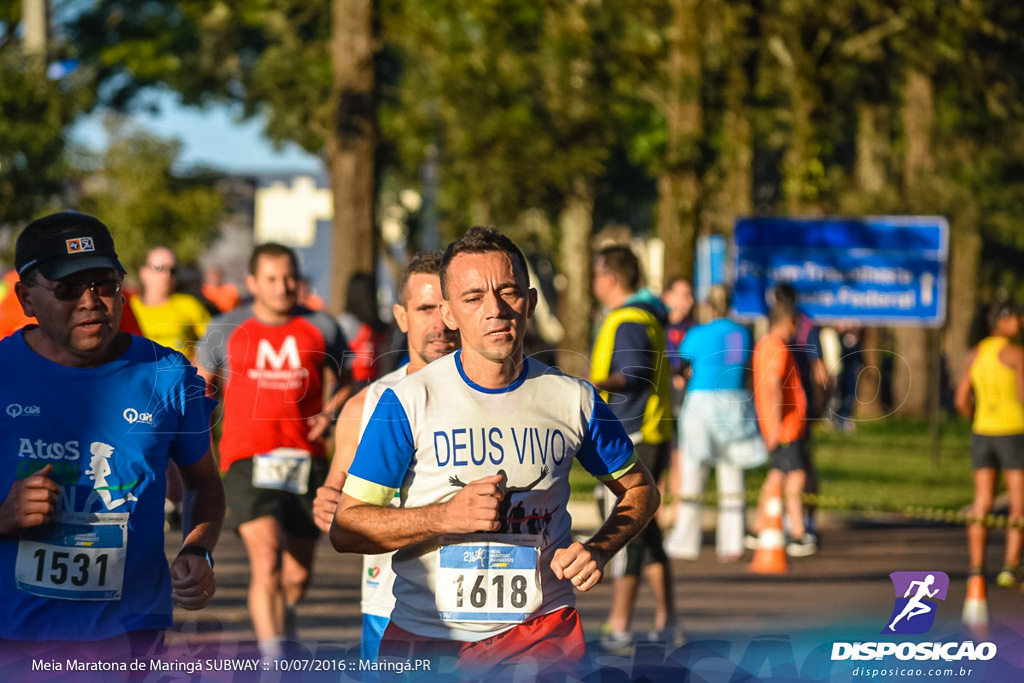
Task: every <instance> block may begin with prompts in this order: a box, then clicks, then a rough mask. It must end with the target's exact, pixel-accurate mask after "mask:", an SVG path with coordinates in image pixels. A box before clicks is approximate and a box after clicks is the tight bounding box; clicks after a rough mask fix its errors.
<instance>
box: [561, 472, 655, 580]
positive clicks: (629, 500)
mask: <svg viewBox="0 0 1024 683" xmlns="http://www.w3.org/2000/svg"><path fill="white" fill-rule="evenodd" d="M604 485H605V486H606V487H607V488H608V490H609V491H611V493H612V495H614V496H615V498H616V502H615V506H614V507H613V508H612V511H611V514H610V515H609V516H608V519H607V520H605V522H604V524H602V525H601V528H600V529H598V530H597V533H595V534H594V535H593V537H591V539H590V540H589V541H587V542H586V543H579V542H575V543H573V544H572V545H570V546H569V547H568V548H560V549H558V550H556V551H555V555H554V557H553V558H552V560H551V570H552V571H553V572H554V573H555V576H556V577H558V578H559V579H570V580H571V581H572V582H573V585H575V586H576V587H577V588H578V589H579V590H581V591H588V590H590V589H591V588H593V587H594V586H596V585H597V584H598V583H600V582H601V579H602V578H603V576H604V566H605V564H606V563H607V562H608V560H610V559H611V557H612V556H613V555H614V554H615V553H617V552H618V551H619V550H621V549H622V547H623V546H624V545H626V543H628V542H629V540H630V539H631V538H633V537H634V536H636V535H637V534H638V533H640V532H641V531H642V530H643V528H644V527H645V526H647V523H648V522H650V521H651V519H652V518H653V517H654V514H655V513H656V512H657V511H658V506H659V505H660V504H661V494H659V493H658V486H657V484H656V483H655V481H654V477H652V476H651V473H650V472H648V471H647V468H646V467H644V466H643V464H641V463H639V462H637V463H636V464H635V465H634V466H633V467H632V468H630V470H629V471H628V472H626V473H625V474H624V475H622V476H621V477H619V478H618V479H614V480H611V481H606V482H604Z"/></svg>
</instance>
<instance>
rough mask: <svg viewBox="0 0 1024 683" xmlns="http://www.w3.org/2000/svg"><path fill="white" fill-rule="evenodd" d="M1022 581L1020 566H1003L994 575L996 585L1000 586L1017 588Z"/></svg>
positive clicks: (1022, 571) (1023, 574) (1023, 581)
mask: <svg viewBox="0 0 1024 683" xmlns="http://www.w3.org/2000/svg"><path fill="white" fill-rule="evenodd" d="M1022 583H1024V570H1022V569H1021V567H1019V566H1018V567H1003V569H1002V571H1000V572H999V574H998V575H997V576H996V585H997V586H999V587H1000V588H1018V587H1019V586H1020V585H1021V584H1022Z"/></svg>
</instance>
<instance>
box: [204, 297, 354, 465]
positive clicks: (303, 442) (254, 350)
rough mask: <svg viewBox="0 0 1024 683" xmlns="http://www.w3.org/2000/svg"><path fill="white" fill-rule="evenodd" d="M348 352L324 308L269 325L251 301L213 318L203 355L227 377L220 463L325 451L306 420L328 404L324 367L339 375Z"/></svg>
mask: <svg viewBox="0 0 1024 683" xmlns="http://www.w3.org/2000/svg"><path fill="white" fill-rule="evenodd" d="M347 350H348V347H347V346H346V344H345V338H344V335H342V333H341V330H340V329H339V328H338V325H337V323H336V322H335V321H334V319H333V318H331V317H330V316H329V315H327V314H324V313H318V312H314V311H309V310H306V309H300V310H297V311H296V315H295V316H293V317H292V318H291V319H290V320H289V321H288V322H286V323H284V324H282V325H269V324H266V323H263V322H260V321H259V320H257V319H256V318H255V317H252V311H251V309H250V308H248V307H246V308H244V309H236V310H235V311H233V312H232V313H229V314H227V315H224V316H221V317H219V318H216V319H214V320H213V321H212V322H211V323H210V325H209V327H208V328H207V333H206V336H205V337H204V338H203V341H202V342H201V343H200V345H199V354H198V356H197V361H198V363H199V365H200V366H201V367H203V368H206V369H207V370H211V371H219V372H220V373H221V375H222V376H224V377H226V383H225V385H224V421H223V431H222V433H221V441H220V466H221V469H223V470H224V471H227V469H228V468H229V467H230V466H231V464H232V463H234V462H236V461H238V460H242V459H244V458H251V457H252V456H254V455H256V454H258V453H267V452H270V451H272V450H274V449H275V448H301V449H303V450H306V451H309V452H310V453H311V454H312V455H313V456H314V457H324V456H325V451H324V444H323V442H322V441H319V440H318V441H315V442H312V441H310V440H309V439H308V438H307V434H308V433H309V424H308V422H307V420H308V419H309V418H311V417H315V416H317V415H319V414H320V413H321V412H322V410H323V393H324V384H323V376H324V371H325V369H327V368H330V369H331V370H332V371H333V372H335V373H336V374H337V373H338V372H339V368H340V367H341V366H342V363H343V361H344V357H345V354H346V352H347Z"/></svg>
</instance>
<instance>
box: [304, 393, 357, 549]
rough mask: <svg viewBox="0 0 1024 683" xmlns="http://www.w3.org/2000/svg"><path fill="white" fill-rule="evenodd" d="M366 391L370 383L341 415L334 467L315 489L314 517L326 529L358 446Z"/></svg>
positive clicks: (335, 443) (323, 529)
mask: <svg viewBox="0 0 1024 683" xmlns="http://www.w3.org/2000/svg"><path fill="white" fill-rule="evenodd" d="M367 394H369V388H368V387H367V388H364V389H363V390H362V391H360V392H359V393H358V394H356V395H355V396H353V397H352V398H351V399H349V401H348V402H347V403H346V404H345V407H344V408H342V409H341V415H339V416H338V424H337V426H336V427H335V429H334V457H333V458H332V459H331V469H330V471H329V472H328V473H327V479H326V480H325V481H324V485H323V486H321V487H320V488H318V489H317V490H316V498H315V499H314V500H313V520H314V521H315V522H316V525H317V527H319V528H320V530H321V531H323V532H324V533H327V532H330V530H331V522H333V521H334V513H335V512H336V511H337V509H338V501H340V500H341V489H342V488H344V486H345V477H347V476H348V468H349V467H351V466H352V460H353V459H354V458H355V455H356V448H357V447H358V446H359V428H360V427H361V426H362V425H361V423H362V419H363V406H364V405H365V403H366V396H367Z"/></svg>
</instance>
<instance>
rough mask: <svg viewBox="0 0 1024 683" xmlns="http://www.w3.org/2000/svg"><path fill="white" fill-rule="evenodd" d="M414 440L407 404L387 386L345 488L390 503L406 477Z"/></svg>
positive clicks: (359, 496)
mask: <svg viewBox="0 0 1024 683" xmlns="http://www.w3.org/2000/svg"><path fill="white" fill-rule="evenodd" d="M414 444H415V442H414V440H413V436H412V428H411V426H410V424H409V416H408V415H406V412H405V407H404V406H403V405H402V403H401V401H399V400H398V396H396V395H395V392H394V391H392V390H391V389H387V390H386V391H385V392H384V393H383V394H382V395H381V397H380V400H379V401H378V402H377V407H376V408H375V409H374V411H373V414H372V415H371V416H370V421H369V422H368V423H367V425H366V430H365V431H364V432H363V435H362V438H360V440H359V448H358V449H356V455H355V459H354V460H353V461H352V466H351V467H350V468H349V471H348V478H347V479H345V487H344V492H345V493H346V494H348V495H350V496H352V497H353V498H356V499H358V500H361V501H363V502H364V503H368V504H370V505H382V506H383V505H388V504H389V503H390V502H391V499H392V498H394V496H395V492H396V491H398V489H400V488H401V486H402V482H403V481H404V480H405V474H406V471H407V470H408V469H409V464H410V463H411V462H412V458H413V455H414V454H415V451H416V447H415V445H414Z"/></svg>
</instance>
